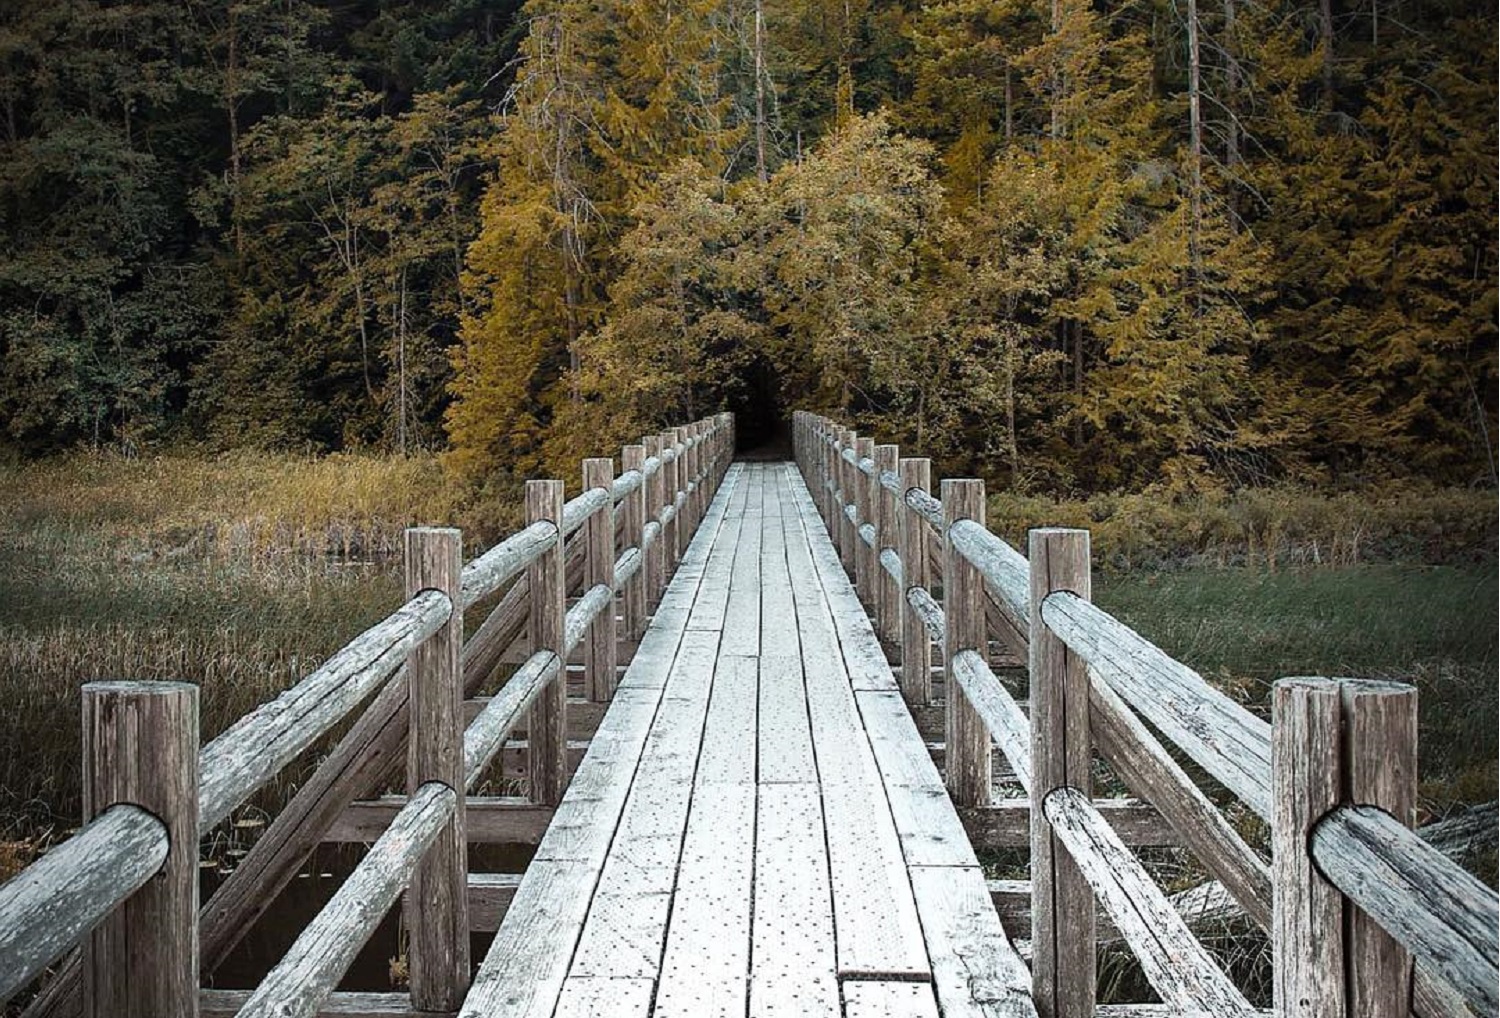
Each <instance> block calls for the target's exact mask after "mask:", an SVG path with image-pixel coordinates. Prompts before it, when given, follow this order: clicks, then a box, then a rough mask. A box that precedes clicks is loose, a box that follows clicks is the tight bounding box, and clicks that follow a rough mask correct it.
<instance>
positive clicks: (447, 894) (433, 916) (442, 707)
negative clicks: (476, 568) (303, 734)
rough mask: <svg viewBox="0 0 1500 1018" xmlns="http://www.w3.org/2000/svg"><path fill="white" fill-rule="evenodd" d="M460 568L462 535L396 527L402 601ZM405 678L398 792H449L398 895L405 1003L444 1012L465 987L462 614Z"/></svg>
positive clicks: (448, 583) (421, 647)
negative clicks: (446, 807) (407, 984)
mask: <svg viewBox="0 0 1500 1018" xmlns="http://www.w3.org/2000/svg"><path fill="white" fill-rule="evenodd" d="M462 570H463V538H462V536H461V535H460V533H459V532H458V531H457V530H453V529H446V528H444V529H440V528H434V527H417V528H412V529H408V530H407V531H406V593H407V596H408V597H411V596H413V595H415V594H417V593H418V592H420V591H424V590H436V591H439V592H441V593H443V594H445V595H446V596H447V597H448V598H450V599H453V600H456V599H457V598H458V596H459V584H460V582H461V578H460V576H461V573H462ZM407 676H408V679H407V681H408V686H409V696H410V699H411V735H410V737H409V738H408V740H407V757H406V790H407V794H408V795H409V796H413V797H415V795H416V793H417V790H418V789H419V788H422V787H424V786H425V785H427V784H428V783H430V782H437V783H440V784H442V785H444V786H446V787H447V788H449V789H450V790H451V791H452V792H453V805H452V809H451V810H450V816H449V819H448V821H447V822H446V823H445V824H444V825H443V827H442V829H441V830H439V831H438V832H437V834H436V835H435V836H434V837H433V839H432V843H431V845H430V846H429V847H428V849H427V851H426V852H425V853H423V855H422V857H421V860H420V861H419V862H418V864H417V867H416V870H415V872H414V873H413V874H412V878H411V886H410V888H409V889H408V891H407V915H408V916H409V917H410V919H411V926H410V928H409V933H410V940H409V942H408V948H407V954H408V958H409V959H410V965H411V993H412V1001H413V1002H414V1003H415V1004H416V1005H417V1006H418V1007H420V1008H423V1009H426V1010H432V1011H439V1010H444V1011H451V1010H453V1009H454V1008H456V1007H457V1006H458V1004H459V1002H460V1001H462V1000H463V997H464V993H465V992H467V991H468V988H469V915H468V903H469V897H468V873H469V857H468V839H467V838H466V836H465V825H464V791H465V789H466V788H467V787H468V781H467V774H466V772H465V768H464V752H463V749H464V746H463V730H464V728H463V699H464V691H463V616H462V615H455V616H450V617H449V619H448V621H447V622H446V623H444V625H443V626H442V628H440V629H438V631H437V632H435V633H433V634H432V635H431V636H430V637H428V638H427V639H426V640H424V641H423V642H422V643H420V644H418V645H417V646H416V647H415V648H413V650H412V653H411V657H410V658H409V659H408V661H407ZM398 822H399V821H398ZM394 829H396V824H395V823H393V824H392V826H391V830H394ZM387 833H389V831H388V832H387Z"/></svg>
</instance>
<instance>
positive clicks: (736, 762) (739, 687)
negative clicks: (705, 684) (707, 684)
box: [696, 653, 760, 785]
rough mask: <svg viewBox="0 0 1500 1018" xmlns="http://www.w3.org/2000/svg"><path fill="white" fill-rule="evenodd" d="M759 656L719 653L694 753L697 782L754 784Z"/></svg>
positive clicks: (701, 783)
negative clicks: (700, 739) (699, 744)
mask: <svg viewBox="0 0 1500 1018" xmlns="http://www.w3.org/2000/svg"><path fill="white" fill-rule="evenodd" d="M759 684H760V659H758V658H754V657H729V656H726V655H724V654H722V653H721V654H720V655H719V659H718V662H717V663H716V664H715V665H714V679H713V692H712V694H711V695H710V697H709V701H708V720H707V721H706V722H705V723H704V732H703V748H702V750H701V752H700V753H699V756H698V774H697V778H696V781H697V783H698V784H700V785H703V784H749V785H753V784H755V744H756V739H757V733H756V713H757V702H756V701H757V698H758V688H759Z"/></svg>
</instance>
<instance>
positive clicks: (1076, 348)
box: [1067, 321, 1083, 449]
mask: <svg viewBox="0 0 1500 1018" xmlns="http://www.w3.org/2000/svg"><path fill="white" fill-rule="evenodd" d="M1067 327H1068V328H1070V329H1071V330H1072V332H1073V398H1074V402H1075V404H1076V407H1077V409H1076V411H1075V412H1074V414H1073V448H1074V449H1082V448H1083V323H1082V322H1077V321H1070V322H1068V323H1067Z"/></svg>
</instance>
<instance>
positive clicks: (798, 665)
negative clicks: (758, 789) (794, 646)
mask: <svg viewBox="0 0 1500 1018" xmlns="http://www.w3.org/2000/svg"><path fill="white" fill-rule="evenodd" d="M757 717H758V724H757V727H756V739H757V742H758V745H759V758H758V759H759V770H758V775H759V780H760V781H761V782H762V783H777V782H802V783H813V782H816V781H817V780H818V770H817V765H816V763H815V762H814V759H813V746H812V729H811V727H810V725H809V723H808V718H807V697H806V692H805V690H804V687H803V676H802V659H801V658H800V657H795V656H791V655H785V654H776V655H774V656H767V657H762V658H761V659H760V706H759V710H758V712H757Z"/></svg>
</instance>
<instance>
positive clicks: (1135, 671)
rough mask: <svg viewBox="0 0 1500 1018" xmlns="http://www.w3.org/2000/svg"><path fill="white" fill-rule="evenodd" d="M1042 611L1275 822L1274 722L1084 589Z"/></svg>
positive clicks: (1137, 704) (1114, 683)
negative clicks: (1084, 595)
mask: <svg viewBox="0 0 1500 1018" xmlns="http://www.w3.org/2000/svg"><path fill="white" fill-rule="evenodd" d="M1041 616H1042V620H1043V621H1044V622H1046V623H1047V627H1048V628H1049V629H1051V630H1052V631H1053V632H1054V633H1056V634H1057V636H1058V638H1059V639H1060V640H1062V641H1063V643H1065V644H1067V646H1068V648H1069V649H1070V650H1072V651H1073V652H1074V653H1076V654H1078V655H1079V656H1080V657H1082V658H1083V659H1084V661H1086V662H1087V663H1088V665H1089V667H1090V668H1091V669H1092V670H1093V672H1094V674H1095V675H1097V676H1098V677H1099V678H1100V679H1102V680H1103V681H1105V682H1107V683H1109V685H1110V687H1111V688H1112V689H1114V691H1115V692H1117V693H1119V694H1120V696H1121V697H1122V698H1123V699H1124V700H1125V701H1126V702H1127V703H1129V704H1130V705H1131V706H1132V707H1134V708H1135V709H1136V710H1138V711H1140V712H1141V714H1142V715H1143V716H1144V717H1145V718H1146V720H1148V721H1150V722H1151V723H1152V724H1154V725H1155V726H1156V727H1157V728H1159V729H1160V730H1161V731H1162V733H1163V734H1165V735H1166V736H1167V738H1169V739H1171V740H1172V741H1173V742H1175V743H1176V744H1177V745H1178V746H1180V747H1181V748H1182V750H1183V751H1184V752H1185V753H1187V755H1188V756H1189V757H1191V758H1192V759H1193V760H1194V761H1196V762H1197V763H1198V764H1199V766H1201V767H1202V768H1203V769H1204V770H1206V771H1208V773H1209V774H1211V775H1213V777H1214V778H1215V779H1216V780H1218V781H1219V782H1220V783H1221V784H1222V785H1223V786H1224V787H1225V788H1227V789H1229V791H1231V792H1233V793H1234V794H1235V795H1237V796H1238V797H1239V798H1240V799H1241V800H1242V801H1243V802H1244V803H1245V804H1246V805H1247V806H1249V807H1250V808H1251V809H1252V810H1254V811H1255V812H1256V813H1257V814H1258V815H1259V816H1260V817H1261V818H1262V819H1264V820H1267V821H1269V820H1270V819H1271V726H1270V725H1269V724H1267V723H1266V722H1265V721H1262V720H1261V719H1260V718H1258V717H1256V716H1255V715H1253V714H1251V713H1250V712H1249V711H1247V710H1246V709H1245V708H1243V707H1241V706H1240V705H1239V704H1237V703H1235V702H1234V701H1233V700H1232V699H1230V698H1229V697H1228V696H1226V695H1225V694H1223V693H1221V692H1219V691H1218V690H1217V689H1215V688H1214V687H1212V686H1210V685H1209V684H1208V683H1207V682H1206V681H1204V679H1203V676H1201V675H1199V674H1198V673H1197V672H1195V671H1193V670H1192V669H1191V668H1189V667H1188V666H1187V665H1185V664H1183V663H1182V662H1180V661H1178V660H1176V659H1175V658H1173V657H1171V656H1170V655H1168V654H1167V653H1166V652H1165V651H1163V650H1162V649H1161V648H1159V647H1157V646H1156V645H1155V644H1153V643H1151V642H1150V641H1148V640H1147V639H1146V638H1145V637H1143V636H1141V635H1140V634H1139V633H1137V632H1136V631H1135V630H1133V629H1131V628H1130V627H1129V626H1127V625H1125V623H1123V622H1121V621H1120V620H1118V619H1116V618H1115V617H1114V616H1112V615H1110V614H1109V613H1108V612H1106V611H1104V610H1103V609H1101V608H1099V607H1097V606H1095V605H1094V604H1092V603H1090V602H1088V601H1085V600H1084V599H1083V598H1081V597H1079V596H1077V595H1076V594H1072V593H1070V592H1068V591H1059V592H1057V593H1054V594H1051V595H1049V596H1048V597H1047V599H1046V600H1045V601H1043V602H1042V610H1041Z"/></svg>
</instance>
